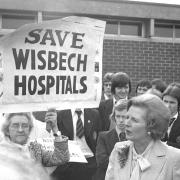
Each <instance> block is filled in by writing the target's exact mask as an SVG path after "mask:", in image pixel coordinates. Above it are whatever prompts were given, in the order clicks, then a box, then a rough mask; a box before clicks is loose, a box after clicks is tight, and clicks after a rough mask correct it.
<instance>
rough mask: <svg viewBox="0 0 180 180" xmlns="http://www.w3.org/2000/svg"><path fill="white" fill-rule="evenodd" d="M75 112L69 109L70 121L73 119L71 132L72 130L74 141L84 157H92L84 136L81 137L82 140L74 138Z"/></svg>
mask: <svg viewBox="0 0 180 180" xmlns="http://www.w3.org/2000/svg"><path fill="white" fill-rule="evenodd" d="M78 109H79V108H78ZM75 110H76V109H71V113H72V119H73V130H74V134H73V137H74V140H75V141H76V142H77V144H78V145H79V147H80V149H81V150H82V152H83V154H84V156H85V157H92V156H94V154H93V152H92V151H91V149H90V148H89V146H88V145H87V142H86V139H85V136H84V135H83V136H82V138H79V137H77V136H76V124H77V120H78V115H77V113H76V112H75ZM80 110H81V111H82V113H81V120H82V123H83V126H84V109H80Z"/></svg>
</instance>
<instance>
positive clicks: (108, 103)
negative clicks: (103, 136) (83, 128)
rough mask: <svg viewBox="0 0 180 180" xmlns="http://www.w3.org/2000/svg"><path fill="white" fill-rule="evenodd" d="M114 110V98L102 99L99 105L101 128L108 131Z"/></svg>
mask: <svg viewBox="0 0 180 180" xmlns="http://www.w3.org/2000/svg"><path fill="white" fill-rule="evenodd" d="M112 110H113V98H111V99H108V100H105V101H101V102H100V105H99V114H100V117H101V123H100V124H101V130H102V131H108V130H109V127H110V119H109V116H110V115H111V113H112Z"/></svg>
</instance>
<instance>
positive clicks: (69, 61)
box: [0, 16, 105, 112]
mask: <svg viewBox="0 0 180 180" xmlns="http://www.w3.org/2000/svg"><path fill="white" fill-rule="evenodd" d="M104 30H105V22H104V21H101V20H96V19H91V18H87V17H76V16H72V17H67V18H63V19H58V20H51V21H44V22H42V23H39V24H35V23H34V24H27V25H25V26H22V27H21V28H19V29H17V30H16V31H15V32H13V33H11V34H9V35H7V37H5V38H3V39H2V41H1V42H0V43H1V44H0V48H1V51H2V61H3V73H4V74H3V75H4V77H3V96H2V97H1V105H0V111H2V112H15V111H21V112H22V111H37V110H47V109H48V108H50V107H54V108H56V109H67V108H68V109H69V108H75V107H82V108H91V107H98V105H99V101H100V98H101V90H102V80H101V79H102V47H103V36H104Z"/></svg>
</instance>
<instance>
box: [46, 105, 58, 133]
mask: <svg viewBox="0 0 180 180" xmlns="http://www.w3.org/2000/svg"><path fill="white" fill-rule="evenodd" d="M45 122H46V130H47V131H48V132H49V133H50V132H51V130H52V131H53V133H57V131H58V127H57V113H56V109H54V108H51V109H49V110H48V111H47V113H46V115H45Z"/></svg>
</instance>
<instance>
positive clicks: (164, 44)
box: [0, 0, 180, 90]
mask: <svg viewBox="0 0 180 180" xmlns="http://www.w3.org/2000/svg"><path fill="white" fill-rule="evenodd" d="M69 15H77V16H88V17H92V18H98V19H103V20H105V21H106V22H107V26H106V33H105V37H104V48H103V74H104V73H105V72H107V71H112V72H116V71H125V72H127V73H128V74H129V75H130V76H131V78H132V82H133V90H134V87H135V85H136V83H137V81H138V80H140V79H142V78H146V79H149V80H152V79H153V78H162V79H163V80H165V81H166V82H167V83H169V82H172V81H180V80H179V78H180V16H179V15H180V5H169V4H168V5H167V4H157V3H144V2H134V1H128V0H126V1H125V0H51V1H49V0H31V1H25V0H0V36H3V35H4V34H7V33H9V32H12V31H13V30H14V29H16V28H18V27H19V26H20V25H22V24H25V23H30V22H38V23H39V22H42V21H44V20H49V19H55V18H61V17H64V16H69Z"/></svg>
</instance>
